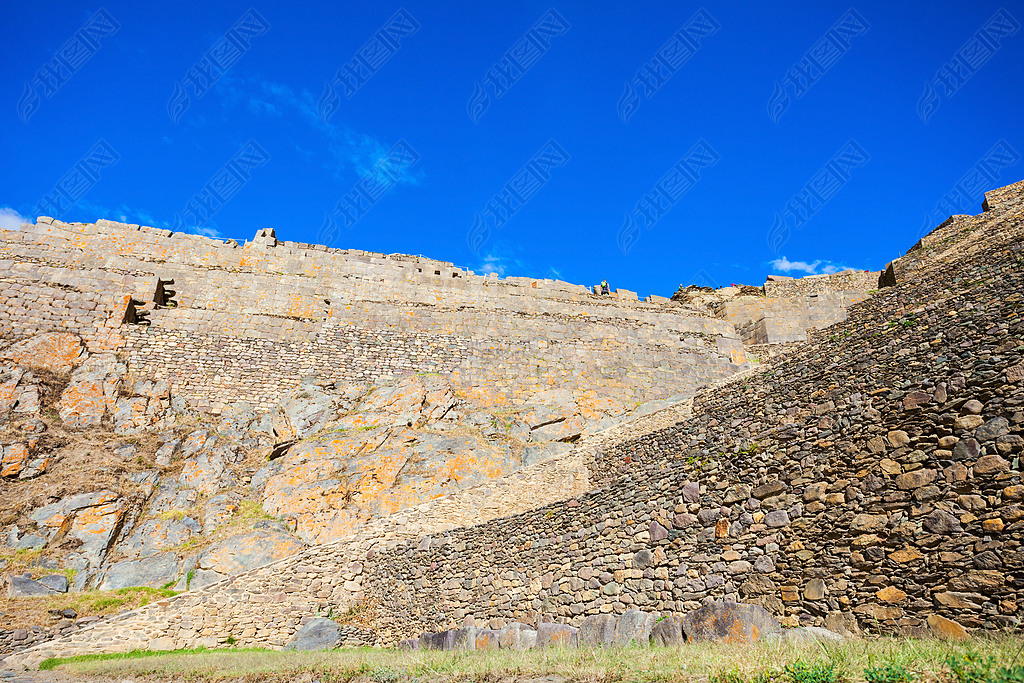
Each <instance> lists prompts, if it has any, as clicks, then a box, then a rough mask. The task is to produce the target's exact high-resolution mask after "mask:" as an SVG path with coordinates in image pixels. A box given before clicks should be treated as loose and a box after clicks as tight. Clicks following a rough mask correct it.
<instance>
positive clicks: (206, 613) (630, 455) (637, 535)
mask: <svg viewBox="0 0 1024 683" xmlns="http://www.w3.org/2000/svg"><path fill="white" fill-rule="evenodd" d="M1022 192H1024V183H1021V184H1018V185H1017V186H1015V189H1014V191H1013V192H1007V191H1005V190H1004V191H1001V192H999V193H990V194H989V195H988V199H987V202H986V208H987V209H988V211H987V212H986V213H985V214H983V215H980V216H976V217H962V218H958V219H956V220H953V221H947V223H945V224H943V226H941V227H940V228H939V229H937V231H936V233H933V235H932V236H930V237H931V239H929V240H925V241H924V242H923V244H922V246H921V247H920V248H918V249H915V250H914V251H912V252H910V253H909V254H908V255H907V256H905V257H903V258H902V259H900V260H899V261H898V262H896V263H895V264H894V267H893V268H892V272H893V273H894V274H895V275H896V276H897V277H896V283H895V286H892V287H889V288H886V289H884V290H883V291H882V292H880V293H879V294H878V295H877V296H875V297H873V298H872V299H870V300H868V301H865V302H862V303H860V304H857V305H856V306H854V307H853V309H852V310H851V315H850V318H849V319H848V320H846V321H845V322H843V323H839V324H837V325H834V326H833V327H831V328H829V329H828V330H826V331H824V332H822V333H820V334H816V335H814V338H813V339H812V340H811V341H810V342H809V343H806V344H802V345H797V346H795V347H794V349H793V350H792V351H791V352H790V353H789V354H787V355H784V356H782V357H780V358H779V359H778V360H777V361H775V362H773V363H772V364H771V365H769V367H767V368H765V369H764V370H762V371H759V372H755V373H751V374H749V375H747V376H745V377H743V378H741V379H738V380H737V381H734V382H731V383H728V384H726V385H724V386H722V387H720V388H716V389H712V390H709V391H705V392H702V393H700V394H698V396H697V397H696V398H695V400H694V408H693V411H694V412H693V416H692V417H691V418H690V419H687V420H685V421H682V422H679V423H677V424H675V425H672V426H668V427H664V428H660V429H657V430H656V431H652V432H648V433H643V432H642V431H640V433H638V435H637V436H636V438H635V439H633V440H630V441H627V442H625V443H621V444H619V445H611V446H609V447H606V448H600V449H597V451H596V452H595V453H594V455H593V460H592V462H591V464H590V468H589V470H590V478H591V481H592V482H593V483H595V484H596V485H599V486H603V487H602V488H599V489H597V490H594V491H592V492H589V493H585V494H581V495H577V496H576V497H574V498H571V499H569V500H564V501H560V502H556V503H552V504H549V505H547V506H545V507H542V508H539V509H536V510H533V511H531V512H527V513H523V514H520V515H516V516H513V517H506V518H503V519H497V520H493V521H490V522H487V523H485V524H481V525H478V526H474V527H466V528H461V529H456V530H452V531H449V532H445V533H438V534H433V535H431V536H427V537H424V538H420V539H416V540H411V541H405V542H403V541H401V540H398V542H397V543H394V544H393V545H390V546H388V545H383V546H382V545H377V546H376V547H372V546H373V545H375V544H373V542H372V541H371V540H369V539H367V540H365V541H358V542H354V543H351V544H337V545H335V546H321V547H319V548H315V549H311V550H310V551H307V553H306V554H304V555H300V556H296V557H295V558H290V559H288V560H285V561H282V562H281V563H278V564H276V565H269V566H268V567H265V568H262V569H259V570H254V571H253V572H250V573H248V574H245V575H242V576H238V577H234V578H233V579H231V580H229V581H227V582H224V583H221V584H217V585H215V586H213V587H211V588H210V589H208V590H207V591H205V592H202V593H199V594H187V595H184V596H179V597H178V598H174V599H172V600H170V601H167V602H165V603H161V604H159V605H155V606H151V607H148V608H145V609H143V610H140V611H138V612H137V613H132V614H126V615H123V616H122V617H119V618H117V619H116V620H115V621H112V622H110V625H108V626H104V627H103V628H102V629H101V628H99V627H97V628H95V629H93V630H91V631H89V630H87V631H82V632H79V633H78V634H75V635H74V636H71V637H69V638H67V639H65V640H62V641H58V642H54V643H48V644H46V645H45V646H37V647H36V648H34V649H32V650H29V651H27V652H26V653H24V654H23V655H18V656H15V658H14V662H15V663H18V662H25V663H31V662H34V661H38V659H39V658H40V657H42V656H45V655H46V654H47V653H53V652H57V653H71V652H74V653H83V652H90V651H92V652H95V651H110V650H112V649H124V648H126V647H128V646H130V645H132V644H136V641H138V638H137V637H136V634H141V636H140V637H143V638H145V637H148V638H164V637H165V638H168V639H170V640H168V641H155V642H158V643H161V644H163V643H164V642H166V643H167V644H170V643H172V642H173V643H174V645H175V646H180V645H181V644H194V643H196V642H201V641H199V640H198V639H200V638H206V639H208V640H207V641H202V642H208V643H210V644H213V643H215V642H217V643H222V642H224V641H225V640H226V639H227V638H228V636H229V635H231V636H233V637H235V638H236V639H237V638H238V635H236V634H241V633H245V634H246V638H245V640H244V641H243V642H246V643H248V642H253V639H255V640H257V641H259V639H260V637H261V633H262V635H263V637H264V640H263V641H261V642H266V643H269V644H271V645H278V644H280V642H281V640H282V635H278V634H282V633H285V634H286V633H287V632H289V629H294V626H293V625H294V624H296V623H298V622H299V621H301V616H302V615H303V614H305V615H308V614H309V613H310V612H311V611H312V610H313V609H314V604H315V603H316V602H317V601H319V600H323V601H324V604H331V605H347V604H352V603H353V602H361V603H362V604H365V605H366V606H367V607H368V612H367V614H369V615H372V617H373V620H372V626H373V631H374V633H375V635H374V638H375V639H376V641H377V642H383V643H394V642H397V641H398V640H399V639H401V638H404V637H409V636H413V635H416V634H418V633H420V632H423V631H437V630H439V629H443V628H450V627H455V626H458V625H461V624H462V622H463V620H464V619H465V618H466V617H468V616H472V617H474V618H475V620H476V622H477V623H478V624H481V625H482V624H488V625H490V626H500V625H501V624H503V623H507V622H510V621H512V620H520V621H538V620H539V621H558V622H564V623H572V624H578V623H579V622H580V621H581V620H582V619H583V618H584V617H586V616H587V615H592V614H599V613H622V612H624V611H626V610H627V609H629V608H631V607H639V608H641V609H643V610H645V611H649V612H662V613H673V612H674V613H678V612H682V611H684V610H687V609H690V608H692V607H694V606H697V605H699V604H701V603H706V602H708V601H711V600H715V599H722V598H729V599H741V600H744V601H747V602H755V603H759V604H762V605H764V606H765V607H767V608H768V609H769V610H771V611H772V612H773V613H775V614H777V615H780V616H783V618H784V620H785V621H786V622H788V623H789V624H791V625H795V624H798V623H799V624H825V625H829V626H832V627H834V628H838V627H840V626H842V625H846V626H852V625H853V623H854V622H859V623H860V626H861V627H862V628H865V629H868V630H872V631H877V630H885V631H904V632H914V631H916V630H920V629H922V628H923V625H924V623H925V620H926V617H927V616H928V615H931V614H940V615H942V616H945V617H948V618H951V619H955V620H957V621H959V622H960V623H962V624H964V625H966V626H968V627H971V628H979V629H999V628H1004V627H1015V626H1018V625H1019V622H1018V620H1019V617H1018V614H1019V605H1020V604H1021V600H1024V550H1022V548H1021V531H1022V529H1024V505H1022V502H1021V501H1022V499H1024V484H1022V481H1021V472H1020V454H1021V452H1022V450H1024V438H1022V436H1021V433H1022V431H1024V317H1022V316H1024V240H1022V236H1024V217H1022V214H1024V210H1022V207H1021V203H1020V197H1021V193H1022ZM346 582H347V583H346ZM254 613H256V618H254ZM259 624H270V625H269V626H267V627H265V628H264V630H263V631H261V630H260V626H259ZM143 642H144V641H143Z"/></svg>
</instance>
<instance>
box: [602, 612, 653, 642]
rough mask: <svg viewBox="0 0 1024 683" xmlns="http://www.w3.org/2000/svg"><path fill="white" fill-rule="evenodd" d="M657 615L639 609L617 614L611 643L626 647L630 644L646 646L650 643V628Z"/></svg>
mask: <svg viewBox="0 0 1024 683" xmlns="http://www.w3.org/2000/svg"><path fill="white" fill-rule="evenodd" d="M656 619H657V617H655V616H654V615H653V614H647V613H646V612H641V611H640V610H636V609H631V610H627V611H626V612H624V613H623V614H620V615H619V618H618V619H616V621H615V638H614V639H613V640H612V645H613V646H617V647H626V646H630V645H642V646H647V645H650V643H651V630H652V629H653V628H654V623H655V621H656Z"/></svg>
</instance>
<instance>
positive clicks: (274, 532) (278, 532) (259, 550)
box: [197, 528, 306, 576]
mask: <svg viewBox="0 0 1024 683" xmlns="http://www.w3.org/2000/svg"><path fill="white" fill-rule="evenodd" d="M305 547H306V544H305V543H303V542H302V541H300V540H299V539H297V538H295V537H293V536H290V535H289V534H288V533H287V532H286V531H284V530H283V529H274V528H270V529H256V530H254V531H250V532H248V533H245V534H240V535H238V536H232V537H231V538H229V539H227V540H224V541H221V542H220V543H218V544H216V545H213V546H210V547H209V548H207V549H206V550H205V551H204V552H203V554H202V555H200V556H199V560H198V564H197V567H198V569H205V570H212V571H215V572H217V573H219V574H221V575H223V576H232V575H234V574H241V573H242V572H244V571H247V570H249V569H255V568H256V567H262V566H263V565H265V564H270V563H271V562H274V561H276V560H280V559H282V558H285V557H288V556H290V555H294V554H295V553H297V552H299V551H300V550H302V549H303V548H305Z"/></svg>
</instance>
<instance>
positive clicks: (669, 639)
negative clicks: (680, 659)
mask: <svg viewBox="0 0 1024 683" xmlns="http://www.w3.org/2000/svg"><path fill="white" fill-rule="evenodd" d="M685 642H686V636H685V635H684V634H683V618H682V617H681V616H679V615H676V614H669V615H666V616H663V617H660V618H659V619H657V620H656V621H655V624H654V627H653V628H652V629H651V644H652V645H656V646H661V647H675V646H678V645H682V644H684V643H685Z"/></svg>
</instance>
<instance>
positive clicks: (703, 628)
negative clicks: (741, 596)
mask: <svg viewBox="0 0 1024 683" xmlns="http://www.w3.org/2000/svg"><path fill="white" fill-rule="evenodd" d="M780 628H781V626H780V625H779V622H778V621H776V620H775V617H773V616H772V615H771V614H769V613H768V610H766V609H765V608H763V607H759V606H757V605H748V604H737V603H733V602H715V603H712V604H710V605H705V606H704V607H701V608H700V609H697V610H694V611H692V612H687V613H686V615H685V616H684V617H683V633H685V634H686V640H687V642H703V641H717V642H723V643H754V642H757V641H758V640H760V639H761V638H762V637H763V636H765V635H767V634H769V633H774V632H776V631H778V630H779V629H780Z"/></svg>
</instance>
